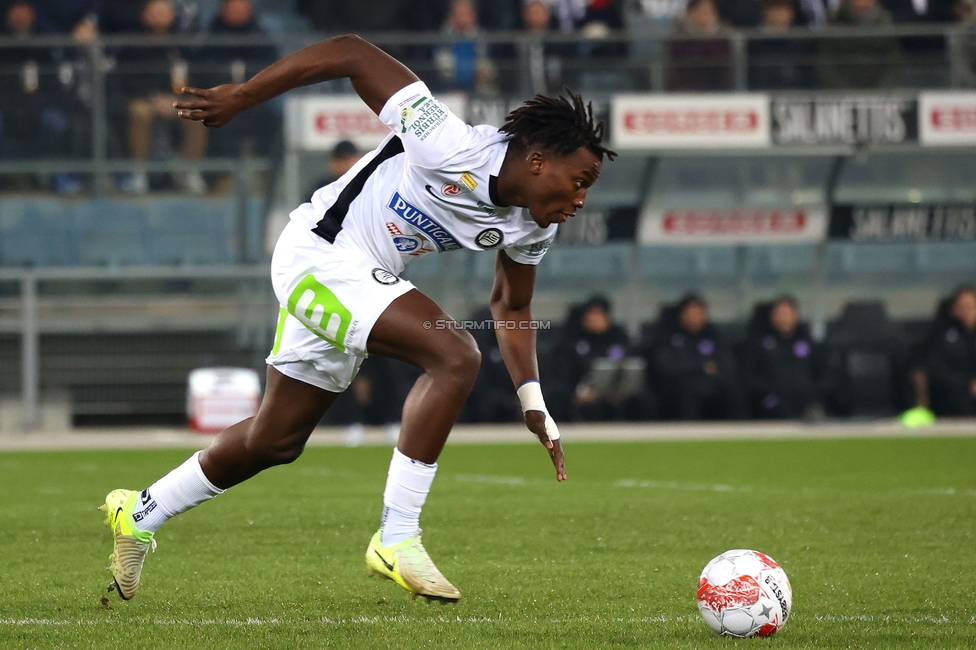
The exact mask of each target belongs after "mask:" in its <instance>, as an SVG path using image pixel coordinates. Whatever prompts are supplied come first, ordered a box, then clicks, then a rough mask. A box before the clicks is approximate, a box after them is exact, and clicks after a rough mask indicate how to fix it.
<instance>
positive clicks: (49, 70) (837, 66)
mask: <svg viewBox="0 0 976 650" xmlns="http://www.w3.org/2000/svg"><path fill="white" fill-rule="evenodd" d="M324 37H325V35H322V34H314V33H304V34H289V35H279V36H276V37H266V36H247V37H245V36H223V35H208V34H195V35H185V36H170V37H158V38H157V37H153V38H148V37H146V36H142V35H132V36H109V37H103V38H100V39H97V40H93V41H90V42H87V43H78V42H75V41H73V40H71V39H70V38H67V37H36V38H31V39H28V40H22V39H15V38H9V37H6V38H0V55H2V56H3V57H4V60H3V61H0V81H3V80H6V81H5V83H4V87H5V88H6V89H7V92H6V93H5V96H4V98H3V99H4V101H3V102H2V103H0V110H2V108H3V105H4V104H6V105H7V106H8V107H9V106H10V103H11V102H16V101H18V97H17V96H16V95H15V94H9V93H11V92H12V91H11V90H10V89H11V88H14V87H15V86H16V81H17V80H18V79H20V81H21V82H22V83H21V85H22V87H23V92H24V93H27V94H31V93H37V92H45V89H44V87H43V86H44V85H45V84H48V85H50V84H51V83H55V84H56V85H59V86H60V87H59V88H58V91H59V92H62V93H68V94H73V96H74V98H75V99H76V100H77V102H76V105H77V107H78V110H80V111H81V112H82V113H83V114H84V116H85V118H86V119H87V122H88V124H89V128H88V133H87V134H86V138H87V140H88V141H89V146H87V147H85V148H86V149H87V154H88V155H86V156H79V157H84V158H89V159H90V160H91V162H92V167H84V168H81V169H82V170H83V171H85V172H88V171H92V172H93V173H95V174H96V175H98V177H99V179H100V181H99V182H98V183H97V184H96V188H97V189H96V191H104V189H105V187H106V184H105V178H106V176H107V174H108V173H109V172H108V169H109V167H108V165H107V163H108V161H109V160H110V159H112V158H121V159H124V158H126V157H127V155H126V152H124V151H123V150H122V149H120V148H119V147H118V146H117V144H113V143H114V141H115V140H117V139H118V137H117V135H116V131H118V130H120V129H122V128H124V121H125V119H126V116H125V115H124V110H123V111H121V113H122V114H120V110H119V102H120V101H122V100H124V99H126V98H125V97H124V94H125V90H124V88H120V87H119V86H120V84H119V83H118V82H119V81H120V80H124V79H130V80H131V79H134V78H137V77H139V76H140V75H147V74H150V73H152V74H159V73H160V72H162V73H163V74H166V73H167V72H168V73H169V74H170V78H171V80H172V83H171V84H170V85H171V86H172V88H160V89H159V91H160V92H171V91H172V89H173V88H177V89H178V87H179V86H181V85H183V84H184V83H190V84H198V85H208V84H209V85H213V84H214V83H229V82H232V81H240V80H242V79H244V78H245V77H247V76H250V75H252V74H253V73H254V72H256V71H257V69H258V68H260V67H262V66H263V65H266V64H267V63H269V62H270V59H271V58H273V56H269V53H270V54H272V55H273V53H274V52H277V54H278V55H284V54H287V53H288V52H290V51H293V50H296V49H298V48H300V47H303V46H305V45H309V44H312V43H314V42H316V41H318V40H321V39H322V38H324ZM364 37H365V38H367V39H368V40H371V41H372V42H374V43H376V44H377V45H379V46H380V47H382V48H384V49H386V50H387V51H389V52H390V53H392V54H393V55H394V56H397V57H398V58H400V59H401V60H403V61H404V63H406V64H407V65H408V66H409V67H411V68H412V69H413V70H415V71H416V72H417V73H418V75H419V76H420V77H421V78H423V79H424V80H425V81H427V82H428V83H429V84H430V85H431V87H432V88H433V89H435V90H462V91H466V92H469V93H472V94H476V95H482V96H508V97H526V96H531V95H533V94H534V93H536V92H554V91H559V90H561V88H562V86H563V85H564V84H565V85H570V86H572V87H574V88H577V89H579V90H582V91H583V92H585V93H587V94H588V95H591V96H596V97H600V96H606V95H609V94H611V93H613V92H620V91H633V92H647V91H651V92H665V91H669V90H692V91H697V90H704V91H708V90H726V91H728V90H736V91H745V90H756V89H771V87H772V88H775V89H779V90H790V89H799V90H808V89H817V88H825V87H834V88H836V87H840V86H843V85H844V84H843V83H842V82H843V81H844V80H845V76H844V75H845V74H846V72H852V71H855V70H858V71H859V73H858V74H857V75H848V77H849V78H846V81H849V82H850V83H849V84H848V86H849V87H850V88H851V89H865V88H870V87H881V86H884V85H886V84H887V85H900V86H914V87H955V88H957V87H969V86H973V85H976V28H974V27H972V26H965V25H946V26H939V25H893V26H887V27H878V28H871V29H864V28H847V27H828V28H825V29H820V30H816V31H812V30H808V29H791V30H789V31H785V32H775V33H773V32H769V31H766V30H763V29H744V30H735V31H732V30H730V31H723V32H720V33H718V34H714V35H702V36H688V35H679V34H675V33H669V32H665V31H659V30H653V29H650V30H642V31H635V30H631V31H619V32H612V33H610V34H609V35H607V36H606V37H604V38H600V39H596V40H586V39H582V38H581V37H580V36H579V35H574V34H570V35H565V34H552V35H547V36H546V37H545V38H544V39H539V38H536V37H533V36H531V35H527V34H525V33H520V32H480V33H478V34H477V35H476V36H475V37H474V38H473V40H474V42H475V44H476V46H477V47H476V48H475V51H476V53H477V56H478V57H480V58H483V59H485V60H486V61H487V62H489V63H490V64H491V65H490V68H491V69H492V70H493V72H492V73H490V74H488V75H481V76H480V77H478V78H475V77H472V78H466V79H459V78H457V77H456V75H455V76H452V73H451V70H450V66H449V65H448V66H447V67H446V68H445V64H444V63H443V57H439V56H438V53H439V52H442V51H443V50H442V48H445V47H446V48H449V46H451V45H452V44H454V43H456V42H457V41H458V39H457V38H454V37H451V36H449V35H444V34H440V33H422V34H416V33H399V32H391V33H376V34H366V35H364ZM770 43H775V44H778V45H777V46H776V48H774V51H773V52H772V53H770V52H764V46H765V45H769V44H770ZM695 44H699V45H703V44H704V45H703V46H702V47H700V48H696V47H694V46H695ZM716 44H719V45H720V46H721V47H718V48H716V47H713V46H714V45H716ZM689 45H690V46H692V47H690V49H689V47H688V46H689ZM845 47H850V48H852V50H853V51H852V53H851V54H850V55H849V56H845V57H843V59H837V58H836V57H833V54H836V52H837V50H838V48H841V49H843V48H845ZM777 48H778V49H777ZM28 50H36V51H37V52H38V53H42V52H43V53H46V55H45V56H46V58H45V59H44V60H43V61H37V62H35V64H34V66H33V67H32V68H31V69H30V70H27V69H25V68H24V66H23V65H19V64H17V63H16V61H13V59H11V57H10V56H9V55H10V54H11V52H25V51H28ZM138 51H142V52H143V54H142V55H140V56H139V57H136V59H134V60H129V61H128V62H127V54H126V53H130V54H131V53H132V52H138ZM146 52H149V53H150V54H149V55H148V60H147V56H146ZM152 52H159V57H158V60H154V59H153V55H152ZM249 52H250V53H253V56H252V55H251V54H249ZM893 53H894V54H895V55H894V56H893ZM832 57H833V58H832ZM449 58H450V56H449V57H448V59H449ZM14 59H16V57H14ZM11 61H13V62H11ZM540 66H541V68H540ZM784 66H792V68H795V70H793V72H790V73H782V74H780V73H778V72H777V73H775V74H773V73H774V72H775V70H779V69H781V68H783V67H784ZM865 70H869V71H870V70H874V71H875V73H876V74H874V75H873V76H872V74H867V75H865V74H863V73H864V71H865ZM845 71H846V72H845ZM767 72H768V73H770V74H766V73H767ZM825 72H830V73H831V74H829V75H826V76H825V75H824V74H823V73H825ZM838 72H839V73H840V76H839V77H838V74H837V73H838ZM794 73H796V74H794ZM476 77H477V75H476ZM38 85H40V86H41V88H38ZM123 86H124V84H123ZM330 91H331V92H349V91H351V88H350V87H349V85H348V83H347V82H345V81H337V82H330V83H327V84H320V85H319V86H317V87H316V88H315V89H314V92H330ZM262 127H264V128H266V127H267V124H264V125H258V126H256V127H255V128H256V129H260V128H262ZM113 146H114V147H115V149H114V150H113ZM161 164H162V166H163V167H165V168H166V169H171V170H173V171H176V170H178V169H182V167H181V165H182V164H183V163H182V162H180V163H178V164H177V163H173V167H166V165H168V164H170V163H161ZM196 165H197V167H198V168H201V169H210V167H209V163H208V162H200V163H196ZM44 168H45V169H50V167H48V166H45V167H44ZM76 169H78V168H76ZM4 171H6V170H4Z"/></svg>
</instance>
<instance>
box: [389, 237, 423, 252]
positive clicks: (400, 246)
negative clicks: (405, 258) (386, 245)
mask: <svg viewBox="0 0 976 650" xmlns="http://www.w3.org/2000/svg"><path fill="white" fill-rule="evenodd" d="M393 245H394V246H396V249H397V250H398V251H400V252H401V253H412V252H413V251H415V250H417V249H418V248H420V241H419V240H418V239H417V238H416V237H405V236H403V235H398V236H396V237H394V238H393Z"/></svg>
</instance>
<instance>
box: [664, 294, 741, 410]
mask: <svg viewBox="0 0 976 650" xmlns="http://www.w3.org/2000/svg"><path fill="white" fill-rule="evenodd" d="M662 320H663V321H665V322H662V323H661V324H660V325H659V328H660V332H659V334H658V336H657V342H656V344H655V345H654V346H653V347H652V349H651V351H650V356H651V358H650V365H651V374H652V377H653V379H654V385H655V386H656V387H657V389H658V394H659V395H660V398H661V404H662V406H661V410H662V413H663V415H664V416H665V417H670V418H676V419H679V420H729V419H733V420H738V419H742V418H745V417H746V406H745V396H744V395H743V392H742V388H741V385H740V381H739V376H738V373H737V372H736V367H735V361H734V360H733V357H732V353H731V351H730V350H729V349H728V347H727V346H726V344H725V342H724V341H722V340H721V337H719V335H718V332H717V330H716V329H715V326H714V325H712V324H711V323H710V322H709V318H708V306H707V305H706V304H705V301H704V300H702V299H701V298H700V297H698V296H696V295H694V294H689V295H687V296H685V297H684V298H682V299H681V301H680V302H679V303H678V305H677V307H676V308H675V309H674V311H673V316H670V315H669V316H664V317H663V318H662Z"/></svg>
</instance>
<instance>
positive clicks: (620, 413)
mask: <svg viewBox="0 0 976 650" xmlns="http://www.w3.org/2000/svg"><path fill="white" fill-rule="evenodd" d="M610 311H611V308H610V301H609V300H607V298H605V297H604V296H593V297H592V298H590V299H589V300H587V301H586V302H585V303H584V304H583V305H582V306H579V307H574V308H573V309H571V310H570V314H569V316H568V318H567V319H566V323H565V324H564V325H563V328H562V332H561V334H560V337H559V342H558V343H557V344H556V346H555V348H554V349H553V351H552V354H551V358H550V368H551V375H550V377H548V378H547V380H546V381H547V387H549V388H550V391H551V394H552V399H553V402H554V404H553V405H551V406H550V410H551V411H552V412H553V414H554V415H553V416H554V417H556V416H555V413H556V410H555V409H557V408H558V409H559V410H560V411H562V413H561V416H560V419H573V420H588V421H595V420H618V419H624V418H626V417H628V413H629V406H628V404H626V402H623V401H621V400H618V399H615V398H614V397H613V396H610V395H598V394H596V393H595V392H594V390H593V388H592V387H591V386H590V385H589V383H588V382H587V381H586V380H587V378H588V375H589V373H590V368H591V366H592V365H593V361H594V360H595V359H598V358H606V359H611V360H613V361H620V360H621V359H623V358H624V357H626V356H628V353H629V350H630V337H629V336H628V335H627V331H626V330H625V329H624V328H623V327H622V326H620V325H617V324H615V323H614V322H613V320H612V319H611V317H610ZM555 404H558V405H559V406H558V407H556V406H555Z"/></svg>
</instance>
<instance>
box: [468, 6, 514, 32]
mask: <svg viewBox="0 0 976 650" xmlns="http://www.w3.org/2000/svg"><path fill="white" fill-rule="evenodd" d="M521 10H522V0H479V1H478V17H479V19H480V20H479V22H480V23H481V26H482V27H484V28H485V29H487V30H489V31H502V30H504V31H514V30H516V29H518V28H519V21H520V17H519V16H520V12H521Z"/></svg>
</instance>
